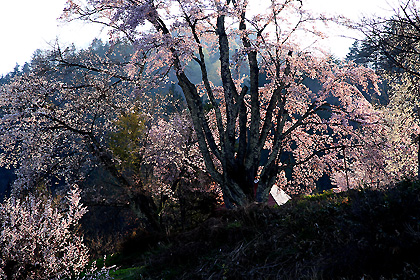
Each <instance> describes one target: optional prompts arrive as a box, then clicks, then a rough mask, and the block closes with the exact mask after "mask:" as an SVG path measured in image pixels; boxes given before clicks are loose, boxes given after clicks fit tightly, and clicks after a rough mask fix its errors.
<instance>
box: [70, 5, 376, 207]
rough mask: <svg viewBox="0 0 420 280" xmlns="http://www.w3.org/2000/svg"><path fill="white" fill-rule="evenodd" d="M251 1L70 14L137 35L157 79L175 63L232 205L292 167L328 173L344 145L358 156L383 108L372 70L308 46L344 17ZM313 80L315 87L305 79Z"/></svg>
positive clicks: (77, 9) (201, 139) (260, 195)
mask: <svg viewBox="0 0 420 280" xmlns="http://www.w3.org/2000/svg"><path fill="white" fill-rule="evenodd" d="M252 4H253V3H251V2H249V1H237V0H226V1H207V0H193V1H191V0H181V1H152V0H144V1H143V0H138V1H125V0H121V1H110V0H98V1H96V0H95V1H93V0H92V1H87V4H86V5H83V4H81V3H80V2H78V1H75V0H68V1H67V8H66V9H65V11H64V14H63V18H65V19H69V20H71V19H74V18H78V19H84V20H87V21H92V22H100V23H102V24H105V25H106V26H108V27H109V28H110V36H111V39H112V40H113V41H115V42H116V41H117V40H118V38H120V37H124V38H127V39H128V40H130V42H132V43H133V45H134V47H135V49H136V55H135V56H134V57H135V58H138V57H142V56H143V55H144V54H147V58H145V62H144V68H143V69H144V74H145V75H146V76H147V77H148V78H149V79H150V78H151V79H152V81H155V82H156V81H158V79H159V77H160V76H159V75H160V74H163V73H166V71H167V70H165V69H170V68H173V69H174V70H175V72H176V77H177V79H178V84H179V86H180V87H181V88H182V91H183V93H184V96H185V99H186V102H187V105H188V109H189V113H190V115H191V119H192V123H193V125H194V130H195V133H196V136H197V141H198V146H199V149H200V152H201V154H202V157H203V160H204V164H205V166H206V170H207V172H208V173H209V174H210V175H211V177H212V178H213V180H215V181H216V182H217V183H218V184H219V185H220V187H221V189H222V191H223V195H224V200H225V202H226V204H227V205H230V206H232V205H243V204H246V203H248V202H250V201H253V200H255V199H256V200H257V201H263V200H265V199H266V197H267V195H268V193H269V191H270V188H271V186H272V185H273V184H274V183H275V182H276V181H277V180H278V179H279V178H278V175H279V174H282V173H283V172H285V171H286V170H292V172H293V177H292V178H290V176H289V178H286V181H290V180H294V181H295V182H296V183H295V184H294V185H295V186H301V185H310V184H311V182H313V180H314V179H316V178H317V177H319V176H321V175H322V171H323V170H327V169H333V168H335V166H337V161H338V159H339V155H338V153H337V152H338V151H341V150H342V149H343V148H346V149H347V150H348V153H349V154H351V149H352V148H353V147H356V146H359V147H360V146H363V145H364V143H365V141H364V139H363V137H362V136H361V134H358V133H357V131H358V129H359V128H361V127H363V126H370V125H373V123H374V122H373V121H371V120H370V118H371V117H372V116H373V115H375V112H374V109H373V108H372V106H371V105H370V104H369V103H368V102H367V101H366V100H365V99H364V98H363V95H362V94H361V90H362V89H366V88H367V87H368V86H370V85H371V82H373V84H374V83H375V76H374V75H373V73H372V72H371V71H370V70H368V69H365V68H362V67H356V66H355V65H353V64H351V63H350V64H347V63H335V62H334V61H333V60H331V59H330V58H329V56H328V55H324V54H323V53H322V51H319V50H316V49H314V48H310V47H308V46H307V45H305V44H304V43H303V42H304V41H303V40H306V41H310V40H312V39H313V40H315V39H314V36H323V34H321V33H320V32H318V31H317V30H316V29H314V25H315V24H314V23H315V22H319V21H322V22H324V23H325V22H331V21H334V20H335V21H340V20H341V19H340V18H336V19H333V18H327V17H326V16H323V15H312V14H310V13H309V12H308V11H307V10H305V6H304V4H303V2H302V1H292V0H281V1H268V2H267V3H259V4H260V6H261V7H265V8H266V9H265V8H263V9H261V8H260V9H261V10H264V12H263V13H261V14H256V13H255V12H253V11H254V10H255V7H252V6H251V5H252ZM309 34H310V35H309ZM304 38H305V39H304ZM233 42H235V44H233ZM206 46H212V47H214V48H212V49H215V50H217V51H218V53H219V56H220V72H219V73H218V75H219V77H220V80H221V81H222V86H220V87H216V86H214V85H213V83H212V81H211V80H210V79H209V76H210V73H208V70H207V64H208V61H206V57H205V47H206ZM233 46H235V48H236V49H235V50H234V49H232V47H233ZM188 63H195V64H196V65H198V68H199V71H200V75H201V82H199V83H195V84H194V83H193V82H192V81H191V79H190V77H189V76H188V74H187V72H186V66H187V65H188ZM241 67H245V68H246V69H248V70H247V72H248V75H247V77H245V78H244V77H239V75H238V73H242V72H241V71H239V68H241ZM135 69H136V68H135V67H131V68H130V69H129V70H130V71H133V73H136V72H135V71H134V70H135ZM262 74H265V75H266V76H267V81H266V82H265V83H263V81H262V79H261V75H262ZM211 75H214V73H211ZM370 81H371V82H370ZM310 82H312V83H313V84H316V86H314V87H309V86H307V84H308V83H310ZM203 99H205V100H207V101H208V104H209V106H208V107H209V108H208V110H205V108H204V106H203V102H202V100H203ZM372 127H373V126H372ZM257 176H258V177H259V183H258V189H257V196H256V198H255V197H254V191H253V188H254V180H255V178H256V177H257ZM286 177H287V176H286ZM282 181H285V180H282Z"/></svg>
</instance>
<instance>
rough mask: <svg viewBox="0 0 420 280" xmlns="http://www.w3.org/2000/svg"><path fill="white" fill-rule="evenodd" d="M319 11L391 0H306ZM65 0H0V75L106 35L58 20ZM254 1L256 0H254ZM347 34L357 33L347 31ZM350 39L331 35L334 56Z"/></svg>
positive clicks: (382, 8)
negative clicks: (52, 47) (56, 47)
mask: <svg viewBox="0 0 420 280" xmlns="http://www.w3.org/2000/svg"><path fill="white" fill-rule="evenodd" d="M250 1H258V0H250ZM306 1H307V2H308V3H309V4H310V5H311V9H315V10H317V11H318V12H324V11H325V12H327V13H337V14H343V15H344V16H347V17H349V18H351V19H354V20H357V19H359V18H360V17H362V15H366V16H369V15H372V14H381V15H383V14H384V13H387V12H389V9H390V8H389V7H390V5H389V2H390V1H391V2H392V0H350V1H349V0H306ZM65 2H66V0H0V26H1V28H2V29H1V33H0V34H1V37H0V38H1V43H0V75H2V74H6V73H7V72H10V71H12V70H13V68H14V67H15V65H16V63H19V64H20V65H23V64H24V63H25V62H27V61H30V59H31V56H32V54H33V53H34V51H35V50H36V49H46V48H49V44H51V43H53V42H54V41H55V40H56V39H58V41H59V42H60V44H62V45H68V44H71V43H75V45H76V46H77V47H86V46H88V44H89V43H90V42H91V41H92V40H93V39H94V38H95V37H100V36H101V37H102V38H106V34H104V33H105V32H101V28H100V27H99V26H94V25H90V24H85V23H81V22H79V23H70V24H63V23H59V22H58V21H57V18H58V17H59V16H60V15H61V12H62V10H63V8H64V5H65ZM254 3H255V2H254ZM349 36H357V35H356V34H354V33H353V34H349ZM352 43H353V40H351V39H342V38H340V37H339V36H332V37H331V38H330V40H329V41H328V42H326V45H327V46H329V47H330V48H331V51H332V52H333V53H334V54H335V55H336V56H337V57H340V58H341V57H344V56H345V55H346V54H347V52H348V48H349V46H351V44H352Z"/></svg>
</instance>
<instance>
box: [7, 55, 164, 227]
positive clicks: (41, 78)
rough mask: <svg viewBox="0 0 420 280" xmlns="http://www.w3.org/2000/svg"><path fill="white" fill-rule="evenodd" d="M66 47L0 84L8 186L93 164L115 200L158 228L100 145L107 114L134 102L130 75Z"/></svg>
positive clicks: (69, 179)
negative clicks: (113, 186) (106, 177)
mask: <svg viewBox="0 0 420 280" xmlns="http://www.w3.org/2000/svg"><path fill="white" fill-rule="evenodd" d="M68 52H70V51H63V52H61V51H60V50H59V49H58V50H57V52H56V53H54V56H53V59H52V60H51V58H50V59H42V61H43V63H39V65H37V67H36V68H35V69H34V70H33V71H32V72H30V73H28V74H25V75H22V76H19V77H16V78H15V79H14V80H13V81H11V82H10V83H9V84H6V85H4V86H3V87H1V88H0V110H1V115H0V149H1V151H2V153H1V154H0V165H2V166H6V167H11V166H13V167H15V171H16V175H17V179H16V180H15V181H14V183H13V186H12V193H13V194H14V195H16V196H17V197H21V196H25V195H26V194H27V193H30V192H32V191H33V190H35V189H36V188H37V187H38V186H39V185H41V184H45V185H47V186H51V185H52V184H53V183H54V182H60V183H61V185H64V186H67V187H68V186H71V185H72V184H74V183H79V182H83V180H84V179H85V178H86V175H87V174H88V172H89V171H91V170H93V169H94V168H98V167H100V168H103V169H104V170H105V171H106V172H107V173H108V174H110V175H111V176H112V177H113V178H114V179H115V181H116V183H117V185H118V186H119V187H120V188H119V193H120V196H121V197H122V200H123V201H122V203H120V204H121V205H123V206H125V207H128V206H129V207H131V208H132V210H133V211H134V212H135V213H137V214H139V215H140V216H142V217H145V220H146V224H148V225H149V226H150V227H151V228H158V225H157V223H156V222H155V220H156V217H155V216H156V213H155V212H156V211H155V210H156V207H155V205H154V201H153V199H152V198H151V196H150V195H149V194H148V193H147V191H146V190H145V189H144V186H143V185H142V182H141V181H137V182H132V181H130V180H129V178H127V176H125V174H124V173H122V172H121V170H120V169H119V168H118V162H117V161H116V160H115V158H113V155H112V153H111V151H110V150H109V145H108V144H109V143H108V135H109V133H110V132H111V131H115V130H116V123H115V119H116V118H117V117H118V116H119V115H121V114H122V113H124V112H129V111H130V110H131V108H132V107H133V106H135V103H136V98H135V96H134V95H133V94H131V93H132V92H131V89H132V86H130V85H131V82H132V81H131V78H128V77H125V76H123V75H121V71H120V68H119V67H117V66H121V64H122V63H117V62H114V64H113V65H111V61H110V60H104V61H102V60H100V59H99V58H97V57H93V58H92V57H87V58H86V59H81V58H80V57H78V56H75V55H73V54H69V53H68ZM95 59H97V61H96V60H95ZM80 61H82V62H80ZM86 61H88V62H86ZM95 62H96V63H95ZM58 64H59V65H58ZM93 65H95V66H93ZM104 65H106V67H105V66H104ZM121 67H123V68H124V66H121ZM64 189H65V188H64ZM133 190H135V192H134V191H133ZM91 193H93V194H97V193H98V192H95V191H94V190H93V191H92V192H91ZM121 197H120V198H118V199H121ZM91 200H94V201H93V202H96V201H99V202H101V203H102V202H104V201H105V202H106V201H108V200H110V199H109V197H93V198H91ZM111 200H112V199H111Z"/></svg>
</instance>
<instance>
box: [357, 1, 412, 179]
mask: <svg viewBox="0 0 420 280" xmlns="http://www.w3.org/2000/svg"><path fill="white" fill-rule="evenodd" d="M397 3H398V4H397V5H395V6H393V7H391V8H392V10H393V12H394V13H393V15H391V16H389V17H375V18H365V19H364V20H362V22H361V23H360V24H359V25H358V29H359V30H361V31H362V32H363V33H364V34H365V35H366V37H365V39H363V46H364V50H365V51H367V53H368V54H369V56H370V59H371V60H373V62H374V63H375V64H376V65H379V66H380V68H379V69H378V71H379V72H380V73H381V74H382V77H383V79H384V80H385V81H386V82H387V83H388V84H389V87H390V96H391V97H390V103H389V105H388V106H387V108H385V109H384V113H385V115H386V116H387V117H386V118H387V120H388V122H387V125H388V127H389V139H390V141H391V143H392V144H391V146H393V147H394V148H395V149H394V150H393V151H390V153H389V154H390V155H391V156H390V163H391V162H392V161H394V164H392V168H391V172H392V173H393V174H394V175H396V173H399V172H400V171H401V172H402V173H400V174H399V175H400V176H401V175H402V176H408V177H411V176H412V175H413V171H414V170H417V171H416V172H417V178H418V179H419V178H420V168H419V166H420V148H419V144H420V142H419V141H418V138H419V137H418V135H420V134H419V131H418V124H419V110H418V106H419V90H418V84H419V79H420V64H419V56H420V48H419V44H418V38H419V33H420V19H419V15H420V13H419V8H420V6H419V3H418V1H412V0H407V1H398V2H397ZM373 58H375V59H373ZM414 135H416V136H414ZM414 142H416V143H417V147H415V145H414ZM415 150H417V154H413V152H414V151H415ZM401 160H403V161H401ZM402 162H403V164H402ZM416 162H417V164H416ZM402 166H404V167H405V168H402Z"/></svg>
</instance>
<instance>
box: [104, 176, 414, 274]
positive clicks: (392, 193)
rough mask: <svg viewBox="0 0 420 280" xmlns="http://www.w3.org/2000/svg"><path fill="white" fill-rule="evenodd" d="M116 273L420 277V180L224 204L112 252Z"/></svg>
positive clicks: (110, 262) (109, 260)
mask: <svg viewBox="0 0 420 280" xmlns="http://www.w3.org/2000/svg"><path fill="white" fill-rule="evenodd" d="M106 264H107V266H111V265H116V266H117V267H118V268H119V269H118V270H117V271H115V272H113V273H112V274H113V276H114V277H115V278H116V279H361V278H362V277H364V279H420V185H419V184H418V183H412V182H403V183H400V184H398V185H397V186H394V187H390V188H388V189H387V190H382V191H374V190H351V191H348V192H343V193H339V194H335V193H332V192H325V193H323V194H320V195H314V196H307V197H302V198H298V199H294V200H291V201H289V202H288V203H287V204H285V205H283V206H281V207H277V208H269V207H267V206H264V205H257V204H253V205H249V206H248V207H245V208H241V209H236V210H219V211H217V212H215V213H213V215H212V216H211V217H210V218H209V219H207V220H206V221H205V222H203V223H202V224H200V225H199V226H197V227H195V228H193V229H190V230H187V231H183V232H179V233H177V234H173V235H171V236H169V237H168V236H165V237H163V236H162V237H157V236H153V237H152V236H146V235H145V236H137V237H136V238H133V239H130V240H128V241H127V242H126V243H125V244H124V245H123V246H122V248H121V252H120V253H116V254H114V255H112V256H110V257H108V259H107V261H106Z"/></svg>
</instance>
